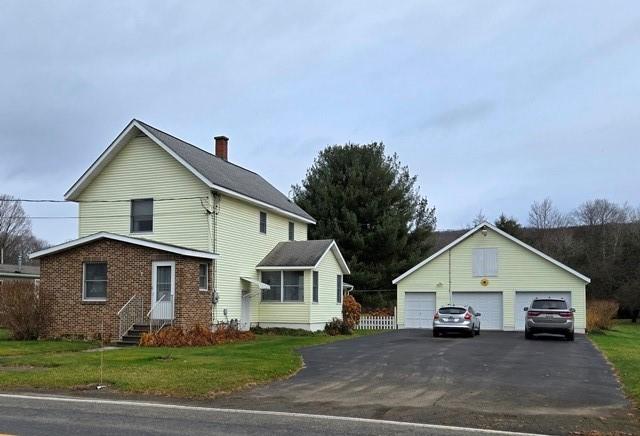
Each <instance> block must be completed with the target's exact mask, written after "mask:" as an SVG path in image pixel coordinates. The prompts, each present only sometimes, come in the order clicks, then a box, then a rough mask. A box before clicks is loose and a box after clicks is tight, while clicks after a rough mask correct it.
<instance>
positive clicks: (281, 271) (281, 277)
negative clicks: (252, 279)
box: [260, 269, 313, 304]
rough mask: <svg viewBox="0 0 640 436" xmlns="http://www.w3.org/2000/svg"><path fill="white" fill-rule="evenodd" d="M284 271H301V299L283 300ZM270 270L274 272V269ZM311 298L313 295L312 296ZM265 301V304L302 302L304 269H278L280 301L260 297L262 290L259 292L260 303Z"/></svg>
mask: <svg viewBox="0 0 640 436" xmlns="http://www.w3.org/2000/svg"><path fill="white" fill-rule="evenodd" d="M285 271H286V272H295V271H299V272H301V273H302V300H285V299H284V273H285ZM270 272H274V271H270ZM260 281H262V273H260ZM312 299H313V297H312ZM262 303H265V304H270V303H275V304H304V303H305V301H304V270H301V269H297V270H280V301H278V300H263V299H262V292H260V304H262Z"/></svg>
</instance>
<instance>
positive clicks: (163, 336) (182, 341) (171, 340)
mask: <svg viewBox="0 0 640 436" xmlns="http://www.w3.org/2000/svg"><path fill="white" fill-rule="evenodd" d="M253 339H255V334H253V333H252V332H243V331H240V330H238V329H237V328H234V327H231V326H228V325H226V324H222V325H219V326H218V327H216V329H215V330H213V331H211V330H209V329H208V328H206V327H204V326H202V325H200V324H197V325H195V326H193V327H192V328H190V329H189V330H186V331H185V330H184V329H182V328H181V327H167V328H163V329H162V330H160V331H157V332H153V333H145V334H143V335H142V338H141V339H140V345H142V346H143V347H203V346H207V345H220V344H228V343H232V342H241V341H250V340H253Z"/></svg>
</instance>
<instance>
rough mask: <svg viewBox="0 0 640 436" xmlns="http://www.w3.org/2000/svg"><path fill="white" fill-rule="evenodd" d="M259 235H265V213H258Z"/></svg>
mask: <svg viewBox="0 0 640 436" xmlns="http://www.w3.org/2000/svg"><path fill="white" fill-rule="evenodd" d="M260 233H265V234H266V233H267V213H266V212H260Z"/></svg>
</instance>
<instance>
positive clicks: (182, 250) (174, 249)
mask: <svg viewBox="0 0 640 436" xmlns="http://www.w3.org/2000/svg"><path fill="white" fill-rule="evenodd" d="M99 239H111V240H113V241H120V242H125V243H127V244H133V245H139V246H141V247H147V248H155V249H156V250H162V251H166V252H169V253H175V254H180V255H182V256H189V257H197V258H200V259H219V258H220V255H218V254H216V253H210V252H208V251H200V250H192V249H191V248H186V247H181V246H179V245H173V244H165V243H162V242H156V241H150V240H149V239H142V238H132V237H131V236H124V235H117V234H115V233H109V232H99V233H94V234H92V235H89V236H84V237H82V238H78V239H74V240H72V241H69V242H65V243H63V244H59V245H54V246H53V247H49V248H46V249H44V250H40V251H36V252H35V253H31V254H30V255H29V259H37V258H39V257H43V256H48V255H50V254H55V253H58V252H61V251H65V250H69V249H71V248H74V247H77V246H80V245H84V244H88V243H90V242H93V241H97V240H99Z"/></svg>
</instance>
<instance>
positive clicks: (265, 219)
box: [258, 210, 269, 235]
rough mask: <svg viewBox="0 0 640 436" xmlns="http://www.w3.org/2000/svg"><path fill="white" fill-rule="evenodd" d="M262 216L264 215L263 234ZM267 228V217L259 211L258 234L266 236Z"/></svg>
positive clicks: (263, 212)
mask: <svg viewBox="0 0 640 436" xmlns="http://www.w3.org/2000/svg"><path fill="white" fill-rule="evenodd" d="M262 214H264V232H263V231H262ZM268 226H269V215H268V214H267V213H266V212H265V211H263V210H261V211H260V212H259V213H258V233H260V234H261V235H266V234H267V230H268Z"/></svg>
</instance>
